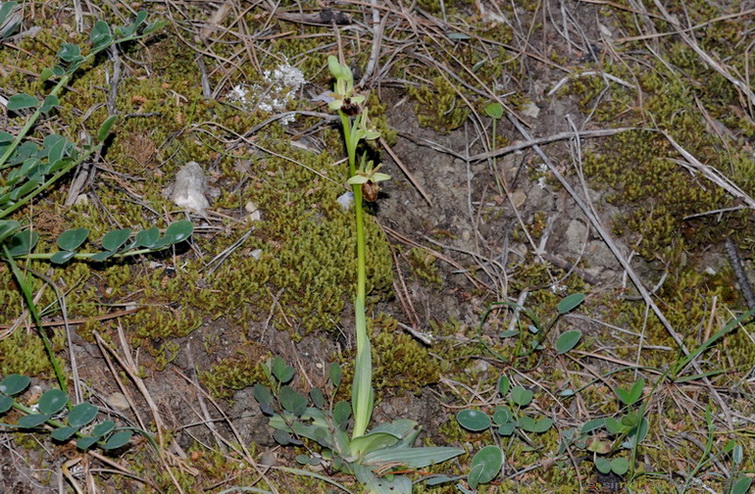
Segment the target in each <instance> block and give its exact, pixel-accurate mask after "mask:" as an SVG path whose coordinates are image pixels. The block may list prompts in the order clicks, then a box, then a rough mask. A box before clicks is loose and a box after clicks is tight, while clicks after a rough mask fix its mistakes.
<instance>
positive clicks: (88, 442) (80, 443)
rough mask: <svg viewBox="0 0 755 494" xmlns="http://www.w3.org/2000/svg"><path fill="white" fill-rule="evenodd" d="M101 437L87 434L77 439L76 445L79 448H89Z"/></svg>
mask: <svg viewBox="0 0 755 494" xmlns="http://www.w3.org/2000/svg"><path fill="white" fill-rule="evenodd" d="M99 440H100V438H99V436H98V437H94V436H85V437H81V438H79V439H77V440H76V447H77V448H79V449H84V450H86V449H89V448H91V447H92V446H94V445H95V444H96V443H97V441H99Z"/></svg>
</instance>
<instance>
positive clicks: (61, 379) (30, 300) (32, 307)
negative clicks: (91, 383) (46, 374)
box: [3, 244, 68, 392]
mask: <svg viewBox="0 0 755 494" xmlns="http://www.w3.org/2000/svg"><path fill="white" fill-rule="evenodd" d="M3 253H4V254H5V259H6V260H7V261H8V264H10V267H11V270H12V271H13V276H14V277H15V278H16V281H17V282H18V284H19V286H20V287H21V292H22V293H23V294H24V300H26V305H27V306H28V307H29V313H30V314H31V317H32V319H33V320H34V323H35V324H36V325H37V331H38V332H39V336H40V337H41V338H42V343H44V345H45V351H46V352H47V357H48V358H49V359H50V363H51V364H52V369H53V370H54V371H55V377H56V378H57V379H58V384H59V385H60V389H62V390H63V391H65V392H68V389H67V386H66V381H65V376H64V375H63V370H62V369H61V368H60V365H59V364H58V359H57V357H55V352H54V351H53V349H52V342H51V341H50V339H49V338H48V337H47V334H45V329H44V326H42V319H41V318H40V317H39V311H37V305H36V304H35V303H34V297H32V294H31V287H30V286H29V282H28V281H27V279H26V276H24V274H23V273H22V272H21V270H20V269H18V264H16V261H14V260H13V256H12V255H11V253H10V250H8V246H7V245H6V244H3Z"/></svg>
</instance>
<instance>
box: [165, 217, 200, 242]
mask: <svg viewBox="0 0 755 494" xmlns="http://www.w3.org/2000/svg"><path fill="white" fill-rule="evenodd" d="M193 232H194V225H193V224H192V223H191V221H188V220H180V221H176V222H175V223H171V224H170V225H168V228H167V229H166V230H165V238H166V239H170V242H169V243H171V244H177V243H179V242H183V241H184V240H186V239H187V238H189V237H191V234H192V233H193Z"/></svg>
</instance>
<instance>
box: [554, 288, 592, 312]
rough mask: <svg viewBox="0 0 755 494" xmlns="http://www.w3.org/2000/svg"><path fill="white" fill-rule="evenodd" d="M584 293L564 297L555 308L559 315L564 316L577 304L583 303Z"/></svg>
mask: <svg viewBox="0 0 755 494" xmlns="http://www.w3.org/2000/svg"><path fill="white" fill-rule="evenodd" d="M584 300H585V294H584V293H572V294H571V295H569V296H567V297H564V298H563V299H562V300H561V301H560V302H559V303H558V305H557V306H556V310H558V313H559V314H566V313H567V312H571V311H572V310H574V309H575V308H576V307H577V306H578V305H579V304H581V303H582V302H584Z"/></svg>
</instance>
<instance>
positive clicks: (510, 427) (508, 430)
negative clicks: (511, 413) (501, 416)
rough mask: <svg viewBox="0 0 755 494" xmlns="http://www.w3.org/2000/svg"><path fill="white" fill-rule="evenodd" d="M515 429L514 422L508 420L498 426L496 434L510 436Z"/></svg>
mask: <svg viewBox="0 0 755 494" xmlns="http://www.w3.org/2000/svg"><path fill="white" fill-rule="evenodd" d="M515 429H516V424H514V423H513V422H508V423H505V424H503V425H502V426H500V427H499V428H498V434H500V435H501V436H510V435H511V434H513V433H514V430H515Z"/></svg>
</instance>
